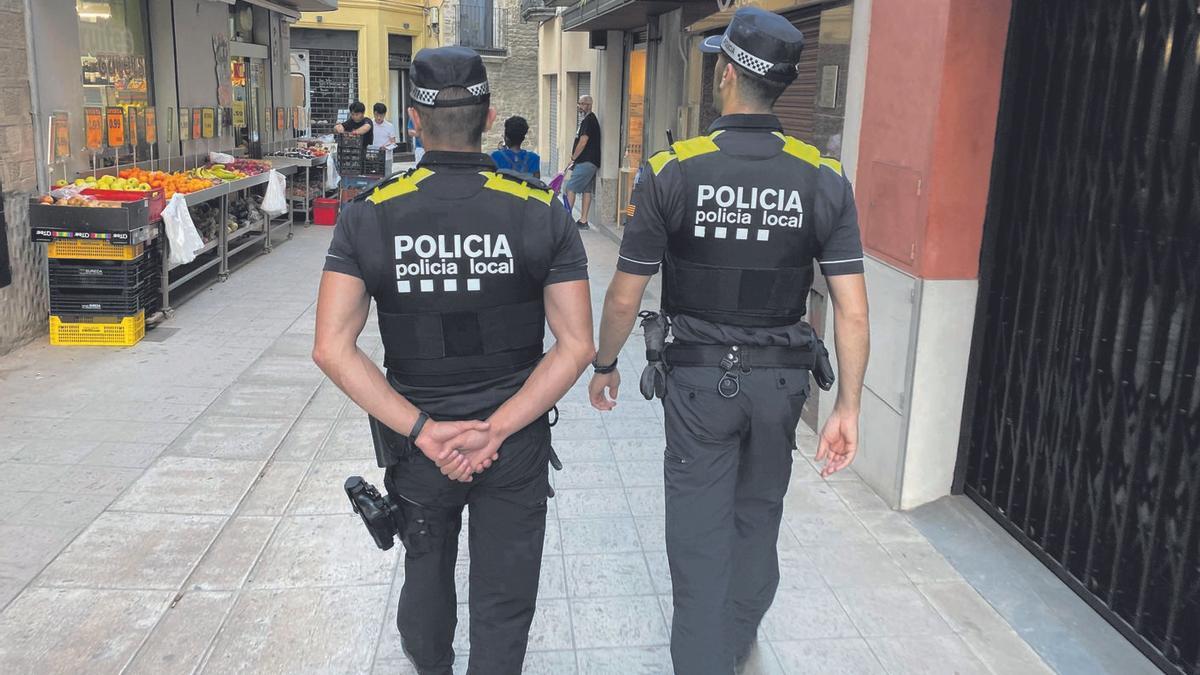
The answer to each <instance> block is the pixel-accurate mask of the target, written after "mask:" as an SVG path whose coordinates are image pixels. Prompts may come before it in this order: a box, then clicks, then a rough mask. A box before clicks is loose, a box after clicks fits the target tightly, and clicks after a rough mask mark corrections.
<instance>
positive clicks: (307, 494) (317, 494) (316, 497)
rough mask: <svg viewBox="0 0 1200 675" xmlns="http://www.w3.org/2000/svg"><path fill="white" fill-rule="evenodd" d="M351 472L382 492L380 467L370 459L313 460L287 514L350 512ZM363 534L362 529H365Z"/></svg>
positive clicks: (351, 511)
mask: <svg viewBox="0 0 1200 675" xmlns="http://www.w3.org/2000/svg"><path fill="white" fill-rule="evenodd" d="M350 476H362V477H364V478H366V479H367V482H369V483H371V484H372V485H374V486H375V487H377V488H378V489H379V491H380V492H381V493H382V492H384V491H385V490H384V487H383V475H382V471H381V470H380V469H378V468H377V467H375V465H374V463H373V462H367V461H363V460H341V461H328V462H327V461H321V462H313V465H312V468H311V469H310V470H309V472H308V476H307V477H306V478H305V479H304V482H303V483H302V484H301V485H300V490H299V492H297V493H296V498H295V499H294V500H293V501H292V505H291V507H290V508H289V509H288V513H289V514H300V515H313V514H319V513H329V514H346V513H353V510H352V509H351V508H350V501H349V500H348V499H347V498H346V490H345V484H346V479H347V478H349V477H350ZM364 534H365V531H364Z"/></svg>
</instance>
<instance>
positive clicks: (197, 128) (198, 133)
mask: <svg viewBox="0 0 1200 675" xmlns="http://www.w3.org/2000/svg"><path fill="white" fill-rule="evenodd" d="M203 129H204V115H203V113H202V112H201V110H200V108H192V138H194V139H199V138H202V137H203Z"/></svg>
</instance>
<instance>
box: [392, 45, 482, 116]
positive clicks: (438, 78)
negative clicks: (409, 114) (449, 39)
mask: <svg viewBox="0 0 1200 675" xmlns="http://www.w3.org/2000/svg"><path fill="white" fill-rule="evenodd" d="M411 74H412V84H413V86H412V90H411V91H410V92H409V96H410V97H411V98H412V101H413V103H416V104H418V105H424V106H430V107H437V108H445V107H453V106H460V105H475V104H478V103H484V102H486V101H487V100H488V98H489V95H490V94H491V90H490V89H489V87H488V80H487V68H485V67H484V66H483V59H482V58H480V57H479V54H477V53H475V50H474V49H468V48H467V47H438V48H436V49H422V50H421V51H419V52H417V55H416V57H415V58H413V62H412V70H411ZM450 87H462V88H463V89H466V90H467V91H469V92H470V93H471V95H470V96H467V97H465V98H457V99H454V100H452V101H439V100H437V98H438V93H440V92H441V91H442V90H443V89H448V88H450Z"/></svg>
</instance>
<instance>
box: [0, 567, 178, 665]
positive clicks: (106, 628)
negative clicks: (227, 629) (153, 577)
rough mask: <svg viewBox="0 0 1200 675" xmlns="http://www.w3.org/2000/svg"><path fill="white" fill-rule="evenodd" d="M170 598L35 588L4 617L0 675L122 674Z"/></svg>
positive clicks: (144, 593) (167, 595) (0, 620)
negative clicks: (85, 672) (13, 674)
mask: <svg viewBox="0 0 1200 675" xmlns="http://www.w3.org/2000/svg"><path fill="white" fill-rule="evenodd" d="M172 596H173V593H170V592H153V591H114V590H106V591H101V590H86V589H53V588H31V589H29V590H27V591H26V592H25V593H23V594H21V595H20V596H19V597H18V598H17V599H16V600H14V601H13V602H12V604H10V605H9V606H8V608H7V609H6V610H5V611H4V613H3V614H0V645H3V647H0V672H3V673H39V674H42V673H47V674H49V673H63V674H64V675H65V674H74V673H79V672H81V671H80V668H81V667H83V664H86V670H87V672H89V673H117V672H120V670H121V668H123V667H124V666H125V664H126V662H128V660H129V659H130V657H132V656H133V654H134V652H135V651H136V650H137V648H138V646H139V645H140V644H141V643H142V640H143V639H145V637H146V635H148V634H149V633H150V630H151V629H152V628H154V624H155V622H157V621H158V618H159V616H160V615H161V614H162V613H163V611H164V610H166V608H167V605H168V604H169V603H170V602H171V598H172Z"/></svg>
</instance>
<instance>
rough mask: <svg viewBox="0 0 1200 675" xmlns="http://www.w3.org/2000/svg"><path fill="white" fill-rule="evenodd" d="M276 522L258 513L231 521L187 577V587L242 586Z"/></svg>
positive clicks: (214, 589) (214, 588)
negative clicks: (257, 514) (259, 515)
mask: <svg viewBox="0 0 1200 675" xmlns="http://www.w3.org/2000/svg"><path fill="white" fill-rule="evenodd" d="M278 522H279V519H278V518H264V517H258V516H238V517H235V518H233V519H232V520H230V521H229V523H228V524H227V525H226V526H225V529H223V530H222V531H221V534H220V535H218V536H217V540H216V541H215V542H213V545H212V548H210V549H209V550H208V552H207V553H205V554H204V557H203V558H202V559H201V560H200V564H199V565H197V566H196V570H195V571H194V572H193V573H192V576H191V577H190V578H189V579H188V585H189V587H190V588H193V589H197V590H202V591H219V590H236V589H239V588H241V587H242V584H243V583H244V582H245V581H246V577H247V576H248V575H249V574H250V569H251V568H252V567H253V566H254V563H255V561H257V560H258V556H259V554H261V553H262V551H263V549H264V548H266V545H267V541H268V540H269V539H270V538H271V532H272V531H273V530H274V529H275V526H276V524H278Z"/></svg>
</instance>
